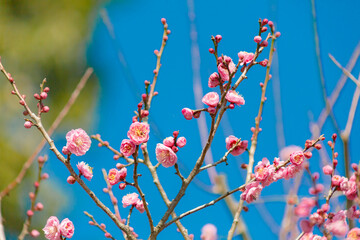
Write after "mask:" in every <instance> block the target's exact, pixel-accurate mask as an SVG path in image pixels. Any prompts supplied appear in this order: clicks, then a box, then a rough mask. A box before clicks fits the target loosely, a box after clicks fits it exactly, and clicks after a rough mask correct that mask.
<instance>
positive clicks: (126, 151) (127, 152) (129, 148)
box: [120, 139, 136, 157]
mask: <svg viewBox="0 0 360 240" xmlns="http://www.w3.org/2000/svg"><path fill="white" fill-rule="evenodd" d="M135 149H136V146H135V144H134V143H133V142H132V141H131V140H129V139H124V140H122V141H121V145H120V152H121V153H122V154H123V155H124V156H125V157H129V156H131V155H133V154H134V152H135Z"/></svg>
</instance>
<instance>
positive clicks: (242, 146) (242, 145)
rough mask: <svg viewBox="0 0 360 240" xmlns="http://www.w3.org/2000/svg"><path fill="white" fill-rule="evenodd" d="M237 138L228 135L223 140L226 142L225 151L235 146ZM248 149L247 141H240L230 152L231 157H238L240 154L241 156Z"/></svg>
mask: <svg viewBox="0 0 360 240" xmlns="http://www.w3.org/2000/svg"><path fill="white" fill-rule="evenodd" d="M237 140H238V138H237V137H235V136H233V135H230V136H228V137H227V138H226V139H225V142H226V149H227V150H230V149H231V148H232V147H233V146H234V144H236V142H237ZM247 147H248V141H246V140H244V141H240V142H239V143H238V145H237V146H236V147H235V148H234V150H233V151H232V152H231V154H232V155H234V156H238V155H240V154H242V153H243V152H245V150H246V148H247Z"/></svg>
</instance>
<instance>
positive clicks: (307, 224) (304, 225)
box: [300, 220, 313, 233]
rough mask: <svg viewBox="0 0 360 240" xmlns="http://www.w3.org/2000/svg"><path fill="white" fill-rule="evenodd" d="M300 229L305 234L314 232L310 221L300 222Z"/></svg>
mask: <svg viewBox="0 0 360 240" xmlns="http://www.w3.org/2000/svg"><path fill="white" fill-rule="evenodd" d="M300 227H301V230H302V231H303V232H304V233H310V232H312V229H313V225H312V224H311V223H310V221H308V220H302V221H301V222H300Z"/></svg>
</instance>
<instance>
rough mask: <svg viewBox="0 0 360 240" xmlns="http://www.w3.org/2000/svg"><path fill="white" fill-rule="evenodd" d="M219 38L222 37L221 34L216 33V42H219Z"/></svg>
mask: <svg viewBox="0 0 360 240" xmlns="http://www.w3.org/2000/svg"><path fill="white" fill-rule="evenodd" d="M221 39H222V36H221V35H216V36H215V40H216V42H217V43H219V42H220V41H221Z"/></svg>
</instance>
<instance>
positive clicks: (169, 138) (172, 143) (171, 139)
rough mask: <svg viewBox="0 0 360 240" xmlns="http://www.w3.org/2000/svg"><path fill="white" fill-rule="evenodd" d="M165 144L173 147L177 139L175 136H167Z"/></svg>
mask: <svg viewBox="0 0 360 240" xmlns="http://www.w3.org/2000/svg"><path fill="white" fill-rule="evenodd" d="M163 144H164V145H165V146H167V147H169V148H171V147H172V146H174V144H175V141H174V138H173V137H167V138H165V139H164V141H163Z"/></svg>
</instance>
